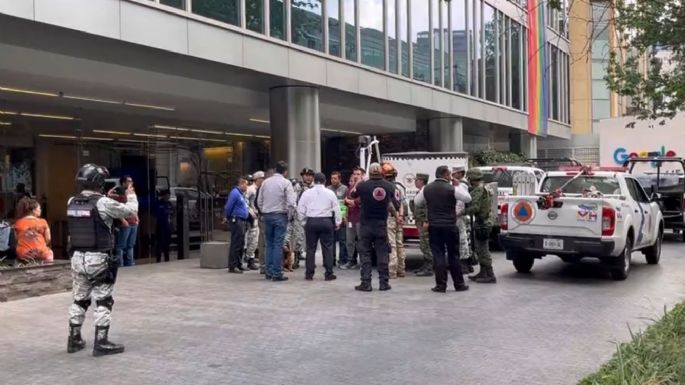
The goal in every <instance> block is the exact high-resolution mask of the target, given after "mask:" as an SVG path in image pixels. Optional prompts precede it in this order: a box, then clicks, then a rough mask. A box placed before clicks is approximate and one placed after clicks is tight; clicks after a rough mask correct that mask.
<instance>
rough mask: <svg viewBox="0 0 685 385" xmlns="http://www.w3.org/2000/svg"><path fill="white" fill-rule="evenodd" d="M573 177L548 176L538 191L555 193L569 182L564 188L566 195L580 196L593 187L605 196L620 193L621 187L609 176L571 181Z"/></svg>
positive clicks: (582, 177) (583, 177) (580, 178)
mask: <svg viewBox="0 0 685 385" xmlns="http://www.w3.org/2000/svg"><path fill="white" fill-rule="evenodd" d="M571 179H573V176H550V177H547V178H545V180H544V181H543V182H542V187H541V188H540V191H542V192H550V191H555V190H557V189H558V188H560V187H561V186H563V185H565V184H566V183H567V182H569V183H568V184H567V185H566V187H564V193H566V194H582V193H583V192H584V191H586V190H588V189H590V188H591V187H595V188H596V189H597V190H599V192H601V193H602V194H605V195H615V194H620V193H621V187H620V185H619V184H618V180H617V179H616V178H614V177H609V176H581V177H578V178H576V179H574V180H573V181H571Z"/></svg>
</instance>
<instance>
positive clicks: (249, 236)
mask: <svg viewBox="0 0 685 385" xmlns="http://www.w3.org/2000/svg"><path fill="white" fill-rule="evenodd" d="M245 199H246V200H247V204H248V209H249V211H250V215H252V218H255V219H254V221H253V222H252V224H251V226H248V230H247V232H246V233H245V262H247V263H249V262H250V261H254V259H255V251H256V250H257V246H258V244H259V221H258V220H257V219H256V218H257V208H256V207H255V202H256V200H257V186H256V185H254V184H253V185H251V186H249V187H248V188H247V191H245Z"/></svg>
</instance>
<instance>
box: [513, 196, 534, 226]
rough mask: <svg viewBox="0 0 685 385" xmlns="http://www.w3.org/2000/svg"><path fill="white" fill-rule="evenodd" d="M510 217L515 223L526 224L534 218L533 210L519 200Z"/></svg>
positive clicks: (525, 202)
mask: <svg viewBox="0 0 685 385" xmlns="http://www.w3.org/2000/svg"><path fill="white" fill-rule="evenodd" d="M512 216H513V217H514V220H515V221H516V222H517V223H524V224H525V223H528V222H530V221H531V220H533V217H534V216H535V209H534V208H533V205H532V204H530V202H528V201H525V200H521V201H518V202H516V204H515V205H514V208H513V209H512Z"/></svg>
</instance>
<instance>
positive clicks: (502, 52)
mask: <svg viewBox="0 0 685 385" xmlns="http://www.w3.org/2000/svg"><path fill="white" fill-rule="evenodd" d="M508 22H509V18H508V17H506V16H504V15H503V14H502V13H498V23H497V25H498V26H499V29H498V32H497V34H498V36H499V52H498V53H497V67H498V68H499V81H500V83H499V91H500V96H499V102H500V103H501V104H504V105H505V106H508V105H509V102H508V100H507V98H508V96H509V93H508V91H507V84H508V83H507V76H508V74H509V72H508V71H507V53H508V52H509V47H508V46H507V35H508V33H507V31H509V29H508V28H507V23H508Z"/></svg>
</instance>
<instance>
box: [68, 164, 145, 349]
mask: <svg viewBox="0 0 685 385" xmlns="http://www.w3.org/2000/svg"><path fill="white" fill-rule="evenodd" d="M108 177H109V171H107V169H106V168H105V167H102V166H98V165H95V164H86V165H84V166H83V167H81V169H80V170H79V171H78V174H77V175H76V183H77V185H78V188H79V190H80V192H79V193H78V194H77V195H76V196H73V197H71V198H70V199H69V203H68V206H67V218H68V226H69V247H70V251H72V252H73V254H72V256H71V274H72V279H73V297H74V302H73V303H72V304H71V306H70V307H69V339H68V341H67V352H69V353H75V352H77V351H79V350H81V349H83V348H85V347H86V342H85V341H84V340H83V339H82V338H81V326H82V325H83V322H84V321H85V318H86V310H87V309H88V307H89V306H90V304H91V299H93V300H95V304H96V308H95V342H94V344H93V356H95V357H98V356H103V355H108V354H117V353H123V352H124V346H123V345H118V344H115V343H113V342H111V341H109V339H108V334H109V326H110V323H111V321H112V306H113V305H114V299H113V298H112V292H113V290H114V283H115V282H116V278H117V266H118V263H117V262H118V261H117V260H116V258H115V256H114V255H113V251H114V250H113V249H114V243H113V234H112V223H113V221H114V220H115V219H122V218H126V217H128V216H131V215H133V214H135V213H136V212H137V211H138V199H137V197H136V193H135V190H134V189H133V185H132V184H131V185H129V186H128V188H127V189H126V192H125V194H126V203H119V202H117V201H115V200H113V199H110V198H107V197H105V196H103V195H102V194H103V188H104V186H105V179H107V178H108Z"/></svg>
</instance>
